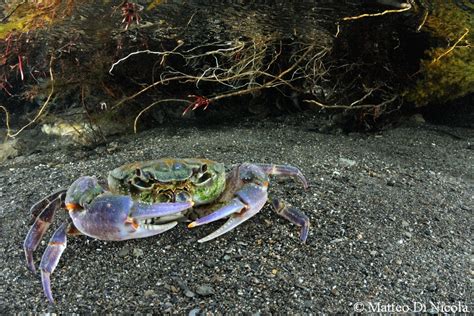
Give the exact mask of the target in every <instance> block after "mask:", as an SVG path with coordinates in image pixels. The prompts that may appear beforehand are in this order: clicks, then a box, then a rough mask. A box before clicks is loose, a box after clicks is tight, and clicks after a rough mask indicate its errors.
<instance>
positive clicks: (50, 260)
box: [40, 222, 68, 303]
mask: <svg viewBox="0 0 474 316" xmlns="http://www.w3.org/2000/svg"><path fill="white" fill-rule="evenodd" d="M67 228H68V223H67V222H64V223H63V224H62V225H61V226H60V227H59V228H58V229H57V230H56V231H55V232H54V234H53V237H51V239H50V241H49V244H48V247H47V248H46V250H45V252H44V254H43V257H42V258H41V263H40V269H41V283H42V284H43V290H44V294H45V295H46V297H47V298H48V300H49V301H50V302H51V303H54V299H53V294H52V292H51V280H50V275H51V274H52V273H53V271H54V269H55V268H56V266H57V265H58V262H59V259H60V258H61V255H62V253H63V251H64V249H66V243H67V242H66V234H67Z"/></svg>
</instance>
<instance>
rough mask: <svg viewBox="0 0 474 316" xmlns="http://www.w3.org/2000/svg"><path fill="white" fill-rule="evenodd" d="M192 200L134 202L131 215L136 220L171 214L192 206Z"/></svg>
mask: <svg viewBox="0 0 474 316" xmlns="http://www.w3.org/2000/svg"><path fill="white" fill-rule="evenodd" d="M193 205H194V204H193V202H175V203H157V204H146V203H140V202H135V204H134V206H133V210H132V214H131V216H132V217H133V218H135V219H138V220H144V219H149V218H154V217H162V216H166V215H172V214H176V213H179V212H182V211H184V210H187V209H189V208H191V207H193Z"/></svg>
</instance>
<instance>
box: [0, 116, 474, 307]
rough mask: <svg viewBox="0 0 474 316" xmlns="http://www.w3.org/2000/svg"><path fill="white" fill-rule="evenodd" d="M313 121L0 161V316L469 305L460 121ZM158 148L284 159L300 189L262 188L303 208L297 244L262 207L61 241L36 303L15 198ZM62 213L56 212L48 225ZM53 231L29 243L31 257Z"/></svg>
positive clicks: (182, 133) (223, 157)
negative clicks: (226, 217)
mask: <svg viewBox="0 0 474 316" xmlns="http://www.w3.org/2000/svg"><path fill="white" fill-rule="evenodd" d="M317 124H318V121H317V120H316V119H314V118H313V117H312V115H311V114H299V115H294V116H287V117H283V118H276V119H273V120H264V121H254V120H253V121H252V120H244V121H242V122H240V123H238V124H237V123H231V124H228V125H222V124H221V125H216V126H210V127H209V126H203V125H189V126H183V127H179V126H166V127H158V128H156V129H154V130H150V131H146V132H142V133H140V134H138V135H129V136H122V137H116V138H113V139H110V140H109V143H108V144H107V145H104V147H103V148H105V149H106V150H102V151H101V150H90V149H86V148H80V147H74V146H66V147H63V148H62V149H59V150H58V149H57V146H56V145H55V142H56V141H55V140H50V143H49V145H48V146H43V147H41V146H38V147H36V148H35V149H34V150H33V149H31V148H30V149H31V150H30V151H29V153H26V154H22V156H19V157H17V158H15V159H9V160H7V161H5V162H4V163H3V164H2V165H1V166H0V188H1V190H0V192H1V194H0V205H1V209H0V223H1V224H0V225H1V226H0V237H1V243H0V267H1V268H0V269H1V274H0V314H5V313H18V312H32V313H118V312H123V313H129V312H130V313H136V312H140V313H163V312H166V313H179V314H184V313H185V314H188V313H189V314H193V315H194V314H200V313H237V312H239V313H315V312H325V313H330V312H350V311H354V310H356V309H357V308H359V307H360V306H361V305H360V304H359V302H362V306H363V307H365V308H366V310H367V309H368V308H369V307H370V306H374V305H375V304H376V302H378V303H379V304H382V305H383V304H385V305H383V306H386V305H388V304H395V305H396V306H410V307H412V306H414V304H415V303H417V302H418V303H420V304H427V310H433V308H432V306H431V305H429V302H434V303H439V304H445V305H448V306H450V305H454V304H462V306H464V305H468V308H470V310H472V305H469V304H471V303H472V295H471V294H472V293H471V290H472V288H471V285H470V283H469V282H470V281H469V278H472V270H471V268H470V260H471V257H470V256H471V255H472V245H471V239H472V236H471V231H472V228H473V227H472V210H473V204H474V203H473V194H474V191H473V187H474V186H473V183H474V181H473V180H474V177H473V175H474V172H473V166H474V163H473V155H472V154H473V152H472V147H470V145H469V144H472V143H473V142H474V132H473V130H471V129H461V128H451V127H445V126H432V125H429V124H426V123H425V124H419V125H415V126H400V127H398V128H394V129H391V130H387V131H383V132H380V133H377V134H360V133H351V134H321V133H318V132H315V131H317V130H318V126H317ZM315 125H316V126H315ZM452 135H457V136H458V137H452ZM38 143H40V142H38ZM32 146H33V145H32ZM20 154H21V153H20ZM160 157H206V158H210V159H214V160H218V161H221V162H224V163H225V164H226V166H229V167H230V166H231V165H232V164H235V163H240V162H266V163H270V162H272V163H278V164H291V165H295V166H298V167H299V168H301V170H302V171H303V172H304V174H305V175H306V177H307V178H308V180H309V182H310V185H311V187H310V188H309V190H307V191H304V190H302V189H301V187H300V186H299V185H298V183H295V182H293V181H289V180H280V179H275V180H274V181H273V182H272V183H271V186H270V194H271V195H272V196H275V197H280V198H284V199H286V200H287V201H288V202H290V203H291V204H293V205H294V206H297V207H298V208H300V209H301V210H303V211H304V212H305V213H306V214H307V215H308V216H309V218H310V220H311V225H312V228H311V230H310V233H309V237H308V240H307V243H306V244H302V243H300V241H299V239H298V229H297V228H296V227H295V226H294V225H292V224H290V223H288V222H287V221H285V220H284V219H282V218H279V217H278V216H276V215H275V214H274V213H273V211H271V209H270V208H269V207H268V206H266V207H264V209H263V210H262V211H261V212H260V213H259V214H257V215H256V216H255V217H254V218H252V219H251V220H249V221H248V222H246V223H244V224H243V225H241V226H239V227H238V228H236V229H235V230H233V231H232V232H230V233H228V234H226V235H224V236H222V237H220V238H218V239H216V240H213V241H211V242H208V243H204V244H199V243H197V242H196V241H197V240H198V239H199V238H201V237H203V236H205V235H207V234H209V233H210V232H211V231H213V230H215V229H217V227H219V226H220V225H221V223H216V224H210V225H205V226H203V227H198V228H194V229H188V228H186V225H184V224H182V225H178V226H177V227H175V228H174V229H173V230H171V231H168V232H166V233H165V234H162V235H160V236H157V237H153V238H146V239H138V240H129V241H125V242H105V241H100V240H94V239H91V238H87V237H84V236H77V237H73V236H71V237H69V238H68V248H67V249H66V251H65V252H64V254H63V256H62V258H61V261H60V262H59V265H58V267H57V269H56V271H55V273H54V274H53V275H52V288H53V294H54V296H55V298H56V304H55V305H51V304H49V303H48V302H47V300H46V298H45V297H44V294H43V292H42V288H41V280H40V277H39V274H38V273H37V274H32V273H31V272H30V271H28V270H27V268H26V265H25V262H24V255H23V250H22V243H23V239H24V237H25V235H26V233H27V231H28V228H29V225H30V214H29V206H31V205H32V204H33V203H34V202H35V201H37V200H39V199H41V198H42V197H44V196H45V195H47V194H48V193H50V192H52V191H54V190H56V189H58V188H62V187H67V185H68V184H70V183H71V182H72V181H73V180H74V179H76V178H77V177H79V176H80V175H97V176H98V177H99V179H100V180H105V178H106V174H107V171H108V170H110V169H112V168H114V167H116V166H119V165H121V164H123V163H126V162H130V161H135V160H148V159H155V158H160ZM65 216H66V214H64V213H63V212H59V213H58V215H57V216H56V220H55V223H54V224H53V225H52V226H54V227H57V226H58V225H59V223H60V221H61V220H63V219H64V218H65ZM52 231H53V229H52V228H51V229H50V230H49V231H48V234H47V236H45V239H44V243H42V244H40V246H39V247H38V249H37V251H36V252H35V262H36V264H37V265H38V264H39V260H40V258H41V254H42V252H43V251H44V249H45V246H46V243H47V240H48V238H49V237H50V236H51V233H52ZM370 304H372V305H370Z"/></svg>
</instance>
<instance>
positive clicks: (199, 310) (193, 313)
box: [188, 307, 201, 316]
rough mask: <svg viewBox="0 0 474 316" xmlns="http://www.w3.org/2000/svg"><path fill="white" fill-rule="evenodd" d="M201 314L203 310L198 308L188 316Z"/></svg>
mask: <svg viewBox="0 0 474 316" xmlns="http://www.w3.org/2000/svg"><path fill="white" fill-rule="evenodd" d="M200 312H201V309H200V308H199V307H196V308H193V309H192V310H190V311H189V314H188V316H197V315H199V313H200Z"/></svg>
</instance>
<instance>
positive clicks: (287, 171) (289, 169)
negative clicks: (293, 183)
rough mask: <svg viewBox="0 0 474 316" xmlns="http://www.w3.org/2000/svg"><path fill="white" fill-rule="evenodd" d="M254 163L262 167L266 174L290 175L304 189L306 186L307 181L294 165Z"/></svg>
mask: <svg viewBox="0 0 474 316" xmlns="http://www.w3.org/2000/svg"><path fill="white" fill-rule="evenodd" d="M255 165H257V166H259V167H260V168H262V170H263V171H264V172H265V173H266V174H268V175H276V176H279V175H281V176H284V177H290V178H293V179H296V180H298V181H299V182H301V184H302V185H303V187H304V189H305V190H306V189H307V188H308V181H306V178H305V176H304V175H303V173H302V172H301V170H300V169H298V168H296V167H293V166H286V165H272V164H265V163H257V164H255Z"/></svg>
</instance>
